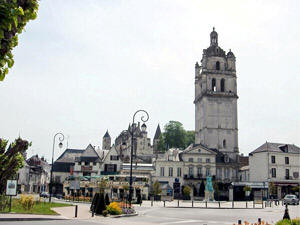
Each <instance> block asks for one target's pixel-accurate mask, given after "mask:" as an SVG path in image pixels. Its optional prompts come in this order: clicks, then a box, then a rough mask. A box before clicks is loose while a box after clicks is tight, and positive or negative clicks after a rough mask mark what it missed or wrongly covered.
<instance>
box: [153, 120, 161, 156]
mask: <svg viewBox="0 0 300 225" xmlns="http://www.w3.org/2000/svg"><path fill="white" fill-rule="evenodd" d="M160 135H161V130H160V126H159V124H158V125H157V128H156V131H155V135H154V138H153V153H154V154H158V153H159V150H158V141H159V137H160Z"/></svg>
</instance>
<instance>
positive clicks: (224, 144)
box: [223, 139, 226, 148]
mask: <svg viewBox="0 0 300 225" xmlns="http://www.w3.org/2000/svg"><path fill="white" fill-rule="evenodd" d="M223 148H226V140H225V139H224V140H223Z"/></svg>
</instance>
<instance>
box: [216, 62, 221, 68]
mask: <svg viewBox="0 0 300 225" xmlns="http://www.w3.org/2000/svg"><path fill="white" fill-rule="evenodd" d="M216 70H220V62H219V61H217V62H216Z"/></svg>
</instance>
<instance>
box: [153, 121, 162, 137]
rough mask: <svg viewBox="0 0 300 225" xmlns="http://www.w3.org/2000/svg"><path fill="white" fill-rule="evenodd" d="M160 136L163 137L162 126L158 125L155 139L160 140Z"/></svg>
mask: <svg viewBox="0 0 300 225" xmlns="http://www.w3.org/2000/svg"><path fill="white" fill-rule="evenodd" d="M160 135H161V130H160V126H159V124H158V125H157V128H156V131H155V135H154V138H153V139H158V138H159V136H160Z"/></svg>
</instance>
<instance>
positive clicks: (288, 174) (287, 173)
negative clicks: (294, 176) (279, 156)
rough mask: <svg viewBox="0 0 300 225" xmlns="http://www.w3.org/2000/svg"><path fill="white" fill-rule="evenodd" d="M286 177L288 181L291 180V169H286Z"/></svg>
mask: <svg viewBox="0 0 300 225" xmlns="http://www.w3.org/2000/svg"><path fill="white" fill-rule="evenodd" d="M285 177H286V179H289V177H290V170H289V169H285Z"/></svg>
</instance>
